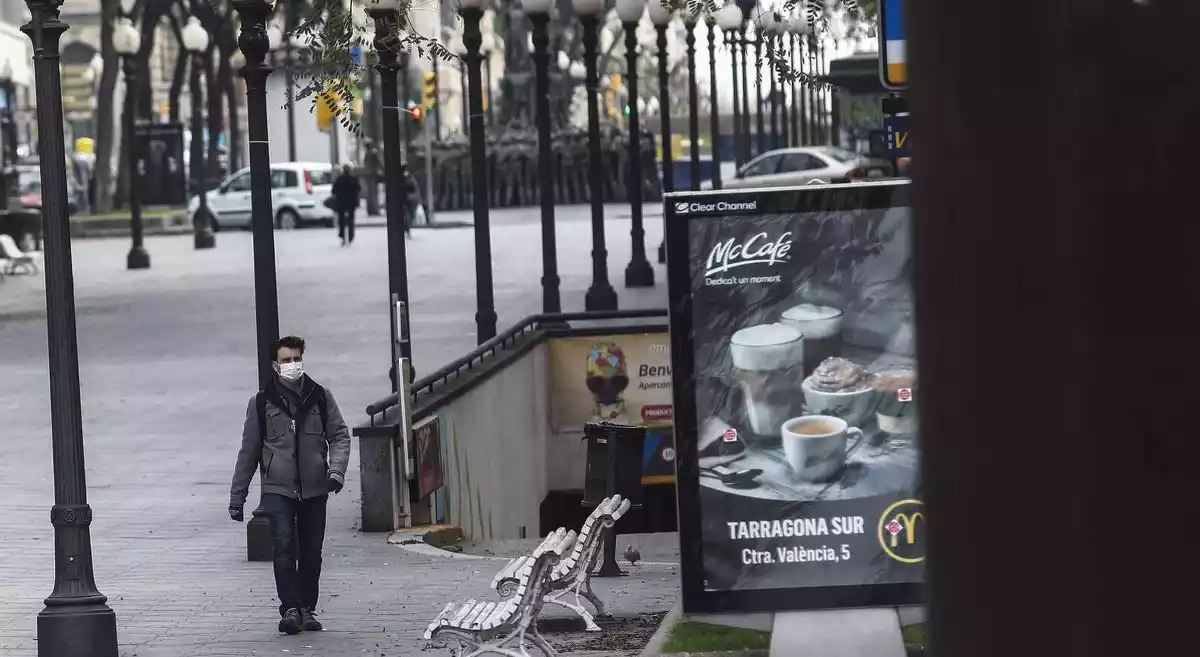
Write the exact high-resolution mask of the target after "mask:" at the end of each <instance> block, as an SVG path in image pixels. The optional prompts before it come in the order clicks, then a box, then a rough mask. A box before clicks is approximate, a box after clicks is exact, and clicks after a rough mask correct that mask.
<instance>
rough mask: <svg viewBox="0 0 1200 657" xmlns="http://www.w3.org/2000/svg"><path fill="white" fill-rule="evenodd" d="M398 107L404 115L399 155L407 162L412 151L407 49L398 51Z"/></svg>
mask: <svg viewBox="0 0 1200 657" xmlns="http://www.w3.org/2000/svg"><path fill="white" fill-rule="evenodd" d="M399 78H400V80H399V81H400V104H399V107H400V109H401V110H402V111H403V112H404V115H403V116H401V117H400V140H401V143H402V144H403V146H404V150H403V151H402V153H403V155H402V156H401V158H400V159H401V161H403V162H408V159H409V157H408V154H409V153H410V152H412V130H410V129H409V125H410V124H411V123H412V114H410V113H409V111H408V103H409V101H411V100H412V94H411V90H410V89H409V88H408V51H407V50H404V51H401V52H400V72H399Z"/></svg>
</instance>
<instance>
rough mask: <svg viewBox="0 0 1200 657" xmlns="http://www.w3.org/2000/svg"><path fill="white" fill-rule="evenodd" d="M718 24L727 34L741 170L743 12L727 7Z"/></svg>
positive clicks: (736, 149)
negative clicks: (740, 34)
mask: <svg viewBox="0 0 1200 657" xmlns="http://www.w3.org/2000/svg"><path fill="white" fill-rule="evenodd" d="M717 24H718V25H720V26H721V31H722V32H724V33H725V44H726V45H727V46H728V47H729V69H730V73H731V78H730V79H731V80H732V85H731V86H732V87H733V162H734V164H735V165H737V166H738V167H739V168H740V167H741V166H742V164H744V163H745V162H744V160H742V104H741V96H740V95H739V89H738V34H737V33H738V26H740V25H741V24H742V10H741V9H739V8H738V6H737V5H736V4H733V3H730V4H727V5H725V6H724V7H722V8H721V11H719V12H717ZM714 70H715V69H714ZM713 77H714V78H715V77H716V76H715V75H714V76H713ZM714 180H715V179H714Z"/></svg>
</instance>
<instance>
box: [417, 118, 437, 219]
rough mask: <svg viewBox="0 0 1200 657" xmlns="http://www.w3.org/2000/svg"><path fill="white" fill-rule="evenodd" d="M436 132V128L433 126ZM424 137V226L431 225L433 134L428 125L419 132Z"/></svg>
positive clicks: (433, 210) (432, 208)
mask: <svg viewBox="0 0 1200 657" xmlns="http://www.w3.org/2000/svg"><path fill="white" fill-rule="evenodd" d="M433 129H434V130H437V126H436V125H434V126H433ZM421 132H422V133H423V134H424V135H425V199H424V203H423V205H424V207H425V225H426V226H432V225H433V213H434V212H435V209H434V207H433V134H432V133H431V131H430V129H429V124H428V123H427V124H425V129H424V130H422V131H421Z"/></svg>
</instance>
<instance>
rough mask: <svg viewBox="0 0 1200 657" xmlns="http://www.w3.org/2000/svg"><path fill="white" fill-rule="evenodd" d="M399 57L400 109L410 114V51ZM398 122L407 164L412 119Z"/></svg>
mask: <svg viewBox="0 0 1200 657" xmlns="http://www.w3.org/2000/svg"><path fill="white" fill-rule="evenodd" d="M384 2H385V4H386V3H387V0H384ZM399 56H400V58H399V60H398V61H399V66H400V69H399V73H398V80H399V82H400V92H399V93H400V104H399V107H400V108H401V109H403V110H404V112H405V113H406V114H408V112H409V107H408V104H409V102H411V101H412V91H411V90H410V89H409V87H408V76H409V68H408V50H401V51H400V53H399ZM396 82H397V79H396V78H393V79H392V81H391V82H390V83H389V82H388V81H386V80H385V81H384V82H383V84H384V85H387V84H391V85H392V86H393V87H395V86H396ZM384 120H385V121H386V120H387V119H384ZM397 120H398V121H400V139H401V140H402V141H403V143H404V150H403V151H402V153H403V157H402V158H401V161H404V162H407V161H408V159H409V153H411V152H412V130H410V129H409V124H410V123H412V118H411V115H407V116H403V117H400V118H399V119H397ZM384 186H385V188H386V186H387V184H386V183H384Z"/></svg>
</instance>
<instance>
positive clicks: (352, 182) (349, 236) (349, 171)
mask: <svg viewBox="0 0 1200 657" xmlns="http://www.w3.org/2000/svg"><path fill="white" fill-rule="evenodd" d="M332 192H333V198H334V200H335V201H336V205H337V224H338V237H340V238H341V240H342V246H346V245H347V244H351V243H353V242H354V213H355V211H356V210H358V203H359V197H360V196H361V195H362V184H361V183H359V181H358V176H356V175H354V165H353V164H350V163H349V162H347V163H345V164H343V165H342V172H341V174H339V175H338V177H337V178H336V179H334V181H333V189H332Z"/></svg>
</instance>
